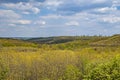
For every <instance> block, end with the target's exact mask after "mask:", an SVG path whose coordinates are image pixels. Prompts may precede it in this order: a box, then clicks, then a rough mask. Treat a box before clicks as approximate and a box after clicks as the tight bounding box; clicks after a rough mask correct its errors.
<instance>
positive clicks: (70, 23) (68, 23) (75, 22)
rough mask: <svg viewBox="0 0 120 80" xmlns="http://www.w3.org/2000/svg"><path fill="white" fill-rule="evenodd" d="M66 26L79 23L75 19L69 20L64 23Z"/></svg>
mask: <svg viewBox="0 0 120 80" xmlns="http://www.w3.org/2000/svg"><path fill="white" fill-rule="evenodd" d="M65 25H66V26H79V25H80V24H79V23H78V22H77V21H70V22H67V23H65Z"/></svg>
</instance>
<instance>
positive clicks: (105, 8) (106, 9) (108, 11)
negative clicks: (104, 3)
mask: <svg viewBox="0 0 120 80" xmlns="http://www.w3.org/2000/svg"><path fill="white" fill-rule="evenodd" d="M116 10H117V8H116V7H103V8H97V9H94V11H95V12H100V13H110V12H113V11H116Z"/></svg>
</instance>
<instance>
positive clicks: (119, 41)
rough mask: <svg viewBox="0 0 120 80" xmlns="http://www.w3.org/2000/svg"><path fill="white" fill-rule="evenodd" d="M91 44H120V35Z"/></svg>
mask: <svg viewBox="0 0 120 80" xmlns="http://www.w3.org/2000/svg"><path fill="white" fill-rule="evenodd" d="M91 45H94V46H120V35H113V36H111V37H108V38H106V39H104V40H100V41H98V42H93V43H91Z"/></svg>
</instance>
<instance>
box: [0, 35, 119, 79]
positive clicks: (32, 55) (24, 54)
mask: <svg viewBox="0 0 120 80" xmlns="http://www.w3.org/2000/svg"><path fill="white" fill-rule="evenodd" d="M0 80H120V35H114V36H109V37H108V36H107V37H105V36H76V37H65V36H63V37H52V38H51V37H50V38H33V39H28V40H20V39H19V40H18V39H10V38H6V39H5V38H1V39H0Z"/></svg>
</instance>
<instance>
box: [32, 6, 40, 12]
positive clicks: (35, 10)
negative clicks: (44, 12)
mask: <svg viewBox="0 0 120 80" xmlns="http://www.w3.org/2000/svg"><path fill="white" fill-rule="evenodd" d="M32 11H33V12H34V13H35V14H38V13H39V12H40V9H39V8H36V7H34V8H32Z"/></svg>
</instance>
